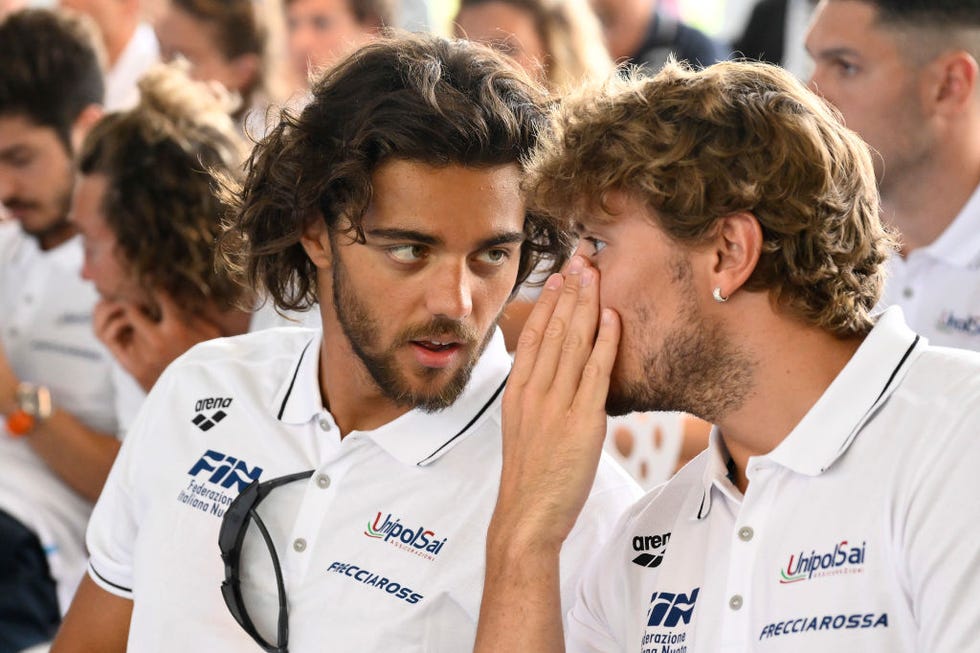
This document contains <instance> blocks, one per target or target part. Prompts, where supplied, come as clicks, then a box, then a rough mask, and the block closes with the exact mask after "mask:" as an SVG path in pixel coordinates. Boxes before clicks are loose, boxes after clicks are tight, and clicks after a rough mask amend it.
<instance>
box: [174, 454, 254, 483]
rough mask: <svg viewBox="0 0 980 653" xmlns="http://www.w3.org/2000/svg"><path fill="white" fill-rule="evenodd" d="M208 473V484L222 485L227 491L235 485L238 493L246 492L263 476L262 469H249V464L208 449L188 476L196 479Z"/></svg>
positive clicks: (189, 471)
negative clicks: (250, 485)
mask: <svg viewBox="0 0 980 653" xmlns="http://www.w3.org/2000/svg"><path fill="white" fill-rule="evenodd" d="M202 472H204V473H208V472H210V475H209V476H208V477H207V482H208V483H214V484H215V485H220V486H221V487H223V488H225V489H229V488H231V486H233V485H237V486H238V491H239V492H241V491H242V490H244V489H245V488H246V487H248V485H249V484H250V483H251V482H252V481H257V480H259V477H261V476H262V468H261V467H252V468H249V466H248V463H246V462H245V461H244V460H239V459H238V458H235V457H233V456H229V455H226V454H223V453H221V452H220V451H214V450H213V449H208V450H207V451H205V452H204V455H203V456H201V457H200V458H198V460H197V462H196V463H194V465H193V466H192V467H191V468H190V470H188V472H187V473H188V474H189V475H190V476H193V477H195V478H197V477H199V476H200V475H201V473H202Z"/></svg>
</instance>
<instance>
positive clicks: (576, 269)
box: [568, 256, 585, 274]
mask: <svg viewBox="0 0 980 653" xmlns="http://www.w3.org/2000/svg"><path fill="white" fill-rule="evenodd" d="M584 267H585V262H584V261H583V260H582V257H581V256H573V257H572V262H571V263H569V264H568V273H569V274H578V273H580V272H581V271H582V268H584Z"/></svg>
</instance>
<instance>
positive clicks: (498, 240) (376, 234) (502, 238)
mask: <svg viewBox="0 0 980 653" xmlns="http://www.w3.org/2000/svg"><path fill="white" fill-rule="evenodd" d="M365 235H366V236H371V237H372V238H379V239H381V240H392V241H395V240H401V241H406V240H407V241H412V242H415V243H421V244H423V245H431V246H436V245H441V244H443V240H442V239H441V238H438V237H436V236H433V235H432V234H427V233H425V232H422V231H415V230H414V229H368V230H367V231H365ZM525 238H526V236H525V234H524V232H523V231H506V232H502V233H498V234H495V235H493V236H490V237H489V238H485V239H483V240H481V241H480V242H479V243H477V246H476V250H483V249H489V248H491V247H497V246H499V245H510V244H515V243H516V244H521V243H523V242H524V240H525Z"/></svg>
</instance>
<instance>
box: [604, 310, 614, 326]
mask: <svg viewBox="0 0 980 653" xmlns="http://www.w3.org/2000/svg"><path fill="white" fill-rule="evenodd" d="M614 319H615V318H614V317H613V312H612V309H611V308H604V309H602V323H603V324H612V323H613V320H614Z"/></svg>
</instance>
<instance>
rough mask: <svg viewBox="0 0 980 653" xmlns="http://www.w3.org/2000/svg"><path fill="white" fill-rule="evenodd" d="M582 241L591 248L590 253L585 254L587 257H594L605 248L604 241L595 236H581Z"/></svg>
mask: <svg viewBox="0 0 980 653" xmlns="http://www.w3.org/2000/svg"><path fill="white" fill-rule="evenodd" d="M582 240H583V241H584V242H585V243H586V245H588V247H589V248H591V250H592V251H589V252H586V254H588V255H589V256H595V255H596V254H598V253H599V252H601V251H602V250H604V249H605V248H606V241H604V240H603V239H601V238H596V237H595V236H582Z"/></svg>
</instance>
